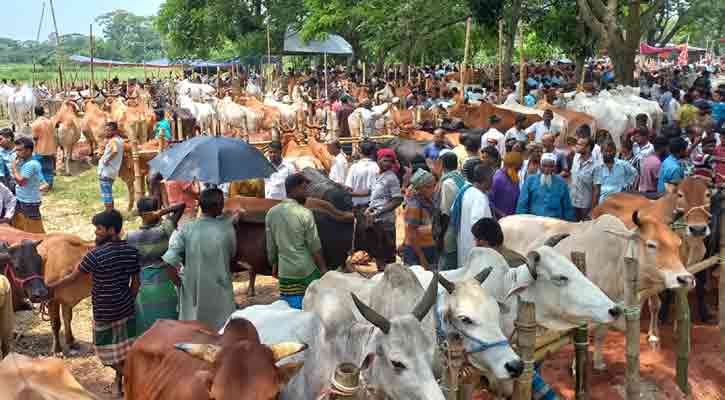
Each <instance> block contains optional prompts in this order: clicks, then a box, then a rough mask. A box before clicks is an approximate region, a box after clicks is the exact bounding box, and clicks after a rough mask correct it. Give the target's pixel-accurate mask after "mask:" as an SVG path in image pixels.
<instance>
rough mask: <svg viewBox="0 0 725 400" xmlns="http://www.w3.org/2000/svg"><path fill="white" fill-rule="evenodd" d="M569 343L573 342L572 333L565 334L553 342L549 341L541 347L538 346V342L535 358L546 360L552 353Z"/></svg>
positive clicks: (536, 359)
mask: <svg viewBox="0 0 725 400" xmlns="http://www.w3.org/2000/svg"><path fill="white" fill-rule="evenodd" d="M569 343H571V335H569V334H565V335H563V336H560V337H559V338H558V339H556V340H554V341H553V342H549V343H547V344H545V345H543V346H541V347H538V344H537V347H536V350H535V351H534V360H535V361H544V360H545V359H547V358H548V357H549V356H550V355H552V354H554V353H557V352H558V351H559V350H561V348H562V347H564V346H566V345H568V344H569Z"/></svg>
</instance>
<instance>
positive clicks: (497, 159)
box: [481, 146, 501, 171]
mask: <svg viewBox="0 0 725 400" xmlns="http://www.w3.org/2000/svg"><path fill="white" fill-rule="evenodd" d="M481 162H482V163H483V164H484V165H487V166H489V167H491V168H493V169H494V171H495V170H496V169H498V168H500V167H501V154H500V153H499V152H498V150H496V147H494V146H486V147H484V148H483V149H481Z"/></svg>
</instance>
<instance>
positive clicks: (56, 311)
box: [48, 300, 63, 355]
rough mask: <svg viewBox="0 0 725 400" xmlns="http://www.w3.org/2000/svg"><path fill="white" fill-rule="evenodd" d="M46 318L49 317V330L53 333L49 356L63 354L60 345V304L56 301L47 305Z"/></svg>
mask: <svg viewBox="0 0 725 400" xmlns="http://www.w3.org/2000/svg"><path fill="white" fill-rule="evenodd" d="M48 316H49V317H50V328H51V330H52V331H53V346H52V347H51V349H50V354H51V355H55V354H60V353H62V352H63V348H62V347H61V345H60V304H58V302H57V301H56V300H51V301H50V303H48Z"/></svg>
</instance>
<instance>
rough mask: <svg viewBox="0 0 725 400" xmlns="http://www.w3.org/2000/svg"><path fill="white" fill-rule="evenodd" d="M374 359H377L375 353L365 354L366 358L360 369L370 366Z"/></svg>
mask: <svg viewBox="0 0 725 400" xmlns="http://www.w3.org/2000/svg"><path fill="white" fill-rule="evenodd" d="M373 361H375V354H374V353H369V354H368V355H367V356H365V359H364V360H363V363H362V365H361V366H360V371H363V370H366V369H368V368H370V367H371V366H372V365H373Z"/></svg>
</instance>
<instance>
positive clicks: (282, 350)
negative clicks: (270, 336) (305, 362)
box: [267, 342, 307, 362]
mask: <svg viewBox="0 0 725 400" xmlns="http://www.w3.org/2000/svg"><path fill="white" fill-rule="evenodd" d="M267 347H269V349H270V350H272V354H273V355H274V362H277V361H279V360H281V359H283V358H285V357H289V356H293V355H295V354H297V353H299V352H301V351H304V350H305V349H307V344H305V343H296V342H282V343H276V344H270V345H269V346H267Z"/></svg>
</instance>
